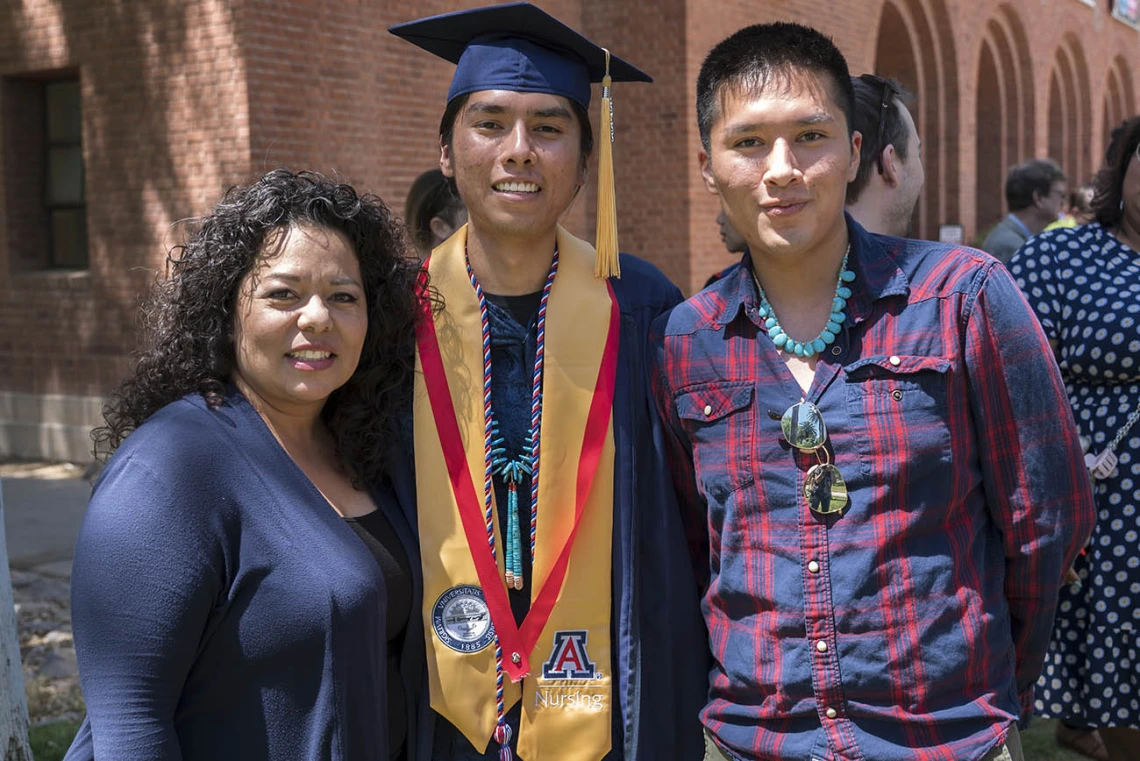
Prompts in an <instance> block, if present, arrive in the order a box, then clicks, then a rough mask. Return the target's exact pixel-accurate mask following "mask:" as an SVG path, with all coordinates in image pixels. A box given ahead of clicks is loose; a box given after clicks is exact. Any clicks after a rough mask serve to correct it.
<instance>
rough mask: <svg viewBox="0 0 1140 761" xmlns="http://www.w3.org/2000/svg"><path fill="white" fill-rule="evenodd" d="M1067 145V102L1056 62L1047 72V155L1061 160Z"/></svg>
mask: <svg viewBox="0 0 1140 761" xmlns="http://www.w3.org/2000/svg"><path fill="white" fill-rule="evenodd" d="M1068 145H1069V103H1068V100H1067V93H1066V91H1065V88H1064V87H1063V86H1062V83H1061V73H1060V70H1059V66H1058V62H1057V61H1054V63H1053V70H1052V72H1050V74H1049V155H1050V156H1051V157H1053V158H1055V159H1056V160H1057V161H1063V160H1064V157H1065V154H1066V151H1067V150H1068Z"/></svg>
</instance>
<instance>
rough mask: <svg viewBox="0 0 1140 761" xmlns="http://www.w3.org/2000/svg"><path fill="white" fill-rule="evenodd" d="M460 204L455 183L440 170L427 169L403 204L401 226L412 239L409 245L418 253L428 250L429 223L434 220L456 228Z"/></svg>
mask: <svg viewBox="0 0 1140 761" xmlns="http://www.w3.org/2000/svg"><path fill="white" fill-rule="evenodd" d="M462 209H463V200H462V199H461V198H460V197H459V191H458V190H457V189H456V187H455V180H453V179H451V178H450V177H445V176H444V174H443V172H442V171H440V170H439V169H429V170H427V171H426V172H424V173H423V174H421V175H420V176H419V177H417V178H416V180H415V182H413V183H412V187H411V188H410V189H409V190H408V200H406V201H405V202H404V224H406V225H407V227H408V232H409V233H410V234H411V236H412V243H414V244H416V247H417V248H419V249H421V250H428V249H430V248H431V221H432V219H434V218H435V217H440V218H442V219H444V220H446V221H447V222H448V223H449V224H450V225H451V226H453V227H454V226H455V222H456V220H457V219H458V216H459V212H460V211H461V210H462Z"/></svg>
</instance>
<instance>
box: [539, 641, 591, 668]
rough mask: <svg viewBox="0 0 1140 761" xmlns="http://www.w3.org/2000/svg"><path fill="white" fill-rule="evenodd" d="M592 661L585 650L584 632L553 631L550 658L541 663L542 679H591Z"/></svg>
mask: <svg viewBox="0 0 1140 761" xmlns="http://www.w3.org/2000/svg"><path fill="white" fill-rule="evenodd" d="M594 671H595V669H594V662H593V661H591V660H590V655H589V653H587V652H586V632H585V631H569V632H555V633H554V648H553V649H552V650H551V651H550V659H549V660H548V661H547V662H546V663H544V664H543V665H542V678H543V679H593V678H594Z"/></svg>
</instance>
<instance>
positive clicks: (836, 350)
mask: <svg viewBox="0 0 1140 761" xmlns="http://www.w3.org/2000/svg"><path fill="white" fill-rule="evenodd" d="M831 353H832V354H834V355H835V356H837V357H838V356H839V355H840V354H842V353H843V347H842V346H832V347H831Z"/></svg>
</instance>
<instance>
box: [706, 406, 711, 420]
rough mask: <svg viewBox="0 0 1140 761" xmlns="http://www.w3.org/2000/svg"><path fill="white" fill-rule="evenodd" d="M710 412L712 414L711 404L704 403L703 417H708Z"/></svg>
mask: <svg viewBox="0 0 1140 761" xmlns="http://www.w3.org/2000/svg"><path fill="white" fill-rule="evenodd" d="M711 414H712V405H711V404H706V405H705V417H708V416H709V415H711Z"/></svg>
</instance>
